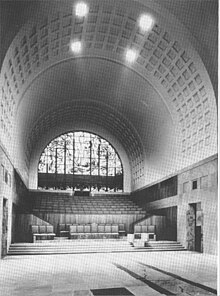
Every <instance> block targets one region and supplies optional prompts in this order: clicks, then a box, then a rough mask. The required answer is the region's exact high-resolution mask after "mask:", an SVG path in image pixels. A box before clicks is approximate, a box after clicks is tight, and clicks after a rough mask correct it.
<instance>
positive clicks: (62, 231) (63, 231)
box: [57, 223, 72, 237]
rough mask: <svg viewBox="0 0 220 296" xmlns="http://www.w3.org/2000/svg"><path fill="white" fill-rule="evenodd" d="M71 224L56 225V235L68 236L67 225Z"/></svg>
mask: <svg viewBox="0 0 220 296" xmlns="http://www.w3.org/2000/svg"><path fill="white" fill-rule="evenodd" d="M70 225H72V224H60V223H58V225H57V235H58V236H60V237H68V236H69V227H70Z"/></svg>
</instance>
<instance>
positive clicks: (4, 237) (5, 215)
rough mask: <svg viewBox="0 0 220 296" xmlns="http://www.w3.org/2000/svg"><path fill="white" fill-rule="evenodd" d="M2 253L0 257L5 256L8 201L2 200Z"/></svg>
mask: <svg viewBox="0 0 220 296" xmlns="http://www.w3.org/2000/svg"><path fill="white" fill-rule="evenodd" d="M2 214H3V215H2V252H1V257H4V256H6V255H7V244H8V201H7V199H5V198H3V213H2Z"/></svg>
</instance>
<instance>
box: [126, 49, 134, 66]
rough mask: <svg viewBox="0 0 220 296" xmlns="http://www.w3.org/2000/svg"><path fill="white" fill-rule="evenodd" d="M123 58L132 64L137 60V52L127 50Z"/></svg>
mask: <svg viewBox="0 0 220 296" xmlns="http://www.w3.org/2000/svg"><path fill="white" fill-rule="evenodd" d="M125 57H126V60H127V61H128V62H129V63H133V62H134V61H135V60H136V58H137V52H136V51H135V50H133V49H128V50H127V52H126V55H125Z"/></svg>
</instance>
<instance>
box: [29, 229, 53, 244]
mask: <svg viewBox="0 0 220 296" xmlns="http://www.w3.org/2000/svg"><path fill="white" fill-rule="evenodd" d="M31 233H32V235H33V243H35V242H36V241H37V238H40V240H41V239H51V240H53V239H54V237H55V233H54V231H53V225H47V226H43V225H41V226H39V225H31Z"/></svg>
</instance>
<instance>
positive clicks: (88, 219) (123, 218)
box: [36, 213, 145, 232]
mask: <svg viewBox="0 0 220 296" xmlns="http://www.w3.org/2000/svg"><path fill="white" fill-rule="evenodd" d="M36 215H37V216H38V217H39V218H41V219H42V220H45V221H47V222H49V223H50V224H52V225H53V226H54V229H55V232H57V224H58V223H65V224H90V223H100V224H119V223H123V224H125V230H126V232H131V231H132V229H131V226H132V225H133V223H134V222H135V221H137V220H140V219H142V218H143V217H144V216H145V215H140V214H136V215H135V214H133V215H127V214H126V215H123V214H120V215H117V214H115V215H110V214H106V215H105V214H103V215H98V214H97V215H88V214H87V215H85V214H65V213H63V214H58V213H56V214H55V213H38V214H36Z"/></svg>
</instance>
